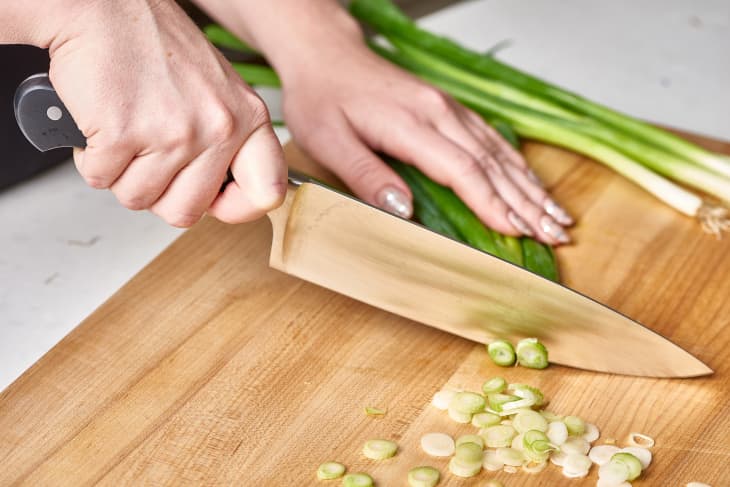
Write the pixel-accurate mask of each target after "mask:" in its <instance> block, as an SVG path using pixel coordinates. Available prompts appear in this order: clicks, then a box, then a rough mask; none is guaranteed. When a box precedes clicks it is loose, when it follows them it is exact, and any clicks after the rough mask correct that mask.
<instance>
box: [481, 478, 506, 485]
mask: <svg viewBox="0 0 730 487" xmlns="http://www.w3.org/2000/svg"><path fill="white" fill-rule="evenodd" d="M484 487H504V484H503V483H502V482H500V481H499V480H494V479H492V480H490V481H489V482H487V483H486V484H484Z"/></svg>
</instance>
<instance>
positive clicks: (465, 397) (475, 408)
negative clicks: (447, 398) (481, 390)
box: [449, 391, 486, 421]
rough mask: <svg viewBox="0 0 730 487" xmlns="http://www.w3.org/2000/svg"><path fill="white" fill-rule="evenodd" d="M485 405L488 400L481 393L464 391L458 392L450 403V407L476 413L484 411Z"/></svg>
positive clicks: (459, 410)
mask: <svg viewBox="0 0 730 487" xmlns="http://www.w3.org/2000/svg"><path fill="white" fill-rule="evenodd" d="M485 405H486V400H485V399H484V396H482V395H481V394H477V393H476V392H468V391H463V392H457V393H456V395H455V396H454V398H453V399H452V400H451V404H449V408H453V409H454V410H456V411H458V412H460V413H468V414H475V413H479V412H482V411H484V406H485ZM469 421H471V418H469Z"/></svg>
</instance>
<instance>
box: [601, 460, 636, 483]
mask: <svg viewBox="0 0 730 487" xmlns="http://www.w3.org/2000/svg"><path fill="white" fill-rule="evenodd" d="M628 479H629V468H628V467H627V466H626V465H625V464H623V463H620V462H611V461H609V462H608V463H607V464H605V465H603V466H601V468H599V469H598V483H599V484H602V485H606V486H609V485H610V486H618V485H620V484H621V483H623V482H626V481H627V480H628Z"/></svg>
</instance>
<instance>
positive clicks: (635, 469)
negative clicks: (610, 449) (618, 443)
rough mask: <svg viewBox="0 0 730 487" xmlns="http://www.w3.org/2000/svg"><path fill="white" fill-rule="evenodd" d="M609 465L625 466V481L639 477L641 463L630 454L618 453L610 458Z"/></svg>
mask: <svg viewBox="0 0 730 487" xmlns="http://www.w3.org/2000/svg"><path fill="white" fill-rule="evenodd" d="M609 463H618V464H622V465H625V466H626V469H627V471H628V478H627V479H626V480H628V481H632V480H634V479H636V478H637V477H638V476H639V475H641V469H642V467H641V462H640V461H639V459H638V458H636V457H635V456H634V455H632V454H631V453H626V452H619V453H616V454H614V456H612V457H611V460H610V462H609Z"/></svg>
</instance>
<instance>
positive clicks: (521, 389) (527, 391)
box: [509, 384, 545, 407]
mask: <svg viewBox="0 0 730 487" xmlns="http://www.w3.org/2000/svg"><path fill="white" fill-rule="evenodd" d="M509 389H510V391H511V392H512V394H514V395H515V396H517V397H521V398H522V399H531V400H532V401H534V404H533V406H537V407H540V406H542V404H543V401H544V399H545V398H544V396H543V394H542V391H540V389H538V388H536V387H532V386H528V385H526V384H510V386H509Z"/></svg>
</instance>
